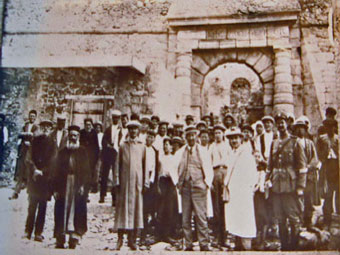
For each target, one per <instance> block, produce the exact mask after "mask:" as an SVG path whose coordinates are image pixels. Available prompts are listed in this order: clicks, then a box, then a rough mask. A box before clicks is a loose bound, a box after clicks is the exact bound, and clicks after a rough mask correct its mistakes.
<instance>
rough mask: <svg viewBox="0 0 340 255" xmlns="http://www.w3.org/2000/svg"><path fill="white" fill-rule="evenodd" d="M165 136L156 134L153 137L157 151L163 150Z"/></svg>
mask: <svg viewBox="0 0 340 255" xmlns="http://www.w3.org/2000/svg"><path fill="white" fill-rule="evenodd" d="M164 137H165V136H160V135H157V136H156V138H155V142H154V143H153V146H154V147H155V148H156V150H158V151H163V139H164Z"/></svg>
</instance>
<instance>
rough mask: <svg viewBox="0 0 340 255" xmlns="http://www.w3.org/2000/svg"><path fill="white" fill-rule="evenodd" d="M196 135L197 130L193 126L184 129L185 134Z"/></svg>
mask: <svg viewBox="0 0 340 255" xmlns="http://www.w3.org/2000/svg"><path fill="white" fill-rule="evenodd" d="M190 133H195V134H196V133H197V129H196V127H195V126H194V125H189V126H187V127H186V128H185V134H190Z"/></svg>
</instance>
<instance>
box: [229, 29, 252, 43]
mask: <svg viewBox="0 0 340 255" xmlns="http://www.w3.org/2000/svg"><path fill="white" fill-rule="evenodd" d="M227 39H235V40H237V41H238V40H243V41H249V28H245V27H234V28H230V29H229V30H228V32H227Z"/></svg>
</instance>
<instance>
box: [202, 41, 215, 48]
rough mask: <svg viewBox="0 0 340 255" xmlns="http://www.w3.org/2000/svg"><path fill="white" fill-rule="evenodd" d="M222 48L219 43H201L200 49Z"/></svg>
mask: <svg viewBox="0 0 340 255" xmlns="http://www.w3.org/2000/svg"><path fill="white" fill-rule="evenodd" d="M219 47H220V44H219V41H199V44H198V48H199V49H218V48H219Z"/></svg>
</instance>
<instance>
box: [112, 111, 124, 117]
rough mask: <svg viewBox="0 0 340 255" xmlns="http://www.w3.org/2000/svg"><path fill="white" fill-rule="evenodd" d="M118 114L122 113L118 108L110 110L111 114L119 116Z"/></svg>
mask: <svg viewBox="0 0 340 255" xmlns="http://www.w3.org/2000/svg"><path fill="white" fill-rule="evenodd" d="M120 115H122V113H121V112H120V111H118V110H112V111H111V116H120Z"/></svg>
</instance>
